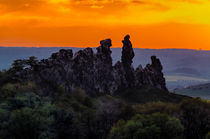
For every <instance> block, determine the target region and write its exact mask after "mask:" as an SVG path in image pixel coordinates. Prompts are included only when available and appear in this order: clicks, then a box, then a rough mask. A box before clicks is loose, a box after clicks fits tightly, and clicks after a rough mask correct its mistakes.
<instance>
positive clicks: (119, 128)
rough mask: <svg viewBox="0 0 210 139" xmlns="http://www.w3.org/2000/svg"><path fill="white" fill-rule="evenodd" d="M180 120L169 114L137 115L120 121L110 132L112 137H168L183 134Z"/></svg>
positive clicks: (153, 138) (115, 138)
mask: <svg viewBox="0 0 210 139" xmlns="http://www.w3.org/2000/svg"><path fill="white" fill-rule="evenodd" d="M183 130H184V128H183V126H182V125H181V123H180V121H179V120H178V119H176V118H173V117H170V116H168V115H167V114H160V113H155V114H152V115H136V116H134V117H133V118H132V119H131V120H128V121H126V122H125V121H123V120H120V121H118V122H117V123H116V124H115V125H114V126H113V128H112V130H111V132H110V139H131V138H132V139H139V138H141V139H168V138H171V139H173V138H177V137H180V136H182V132H183Z"/></svg>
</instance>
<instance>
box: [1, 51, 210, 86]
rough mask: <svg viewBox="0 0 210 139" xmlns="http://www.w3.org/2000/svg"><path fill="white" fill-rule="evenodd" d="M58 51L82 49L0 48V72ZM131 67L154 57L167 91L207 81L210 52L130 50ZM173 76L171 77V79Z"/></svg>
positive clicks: (116, 55) (116, 56)
mask: <svg viewBox="0 0 210 139" xmlns="http://www.w3.org/2000/svg"><path fill="white" fill-rule="evenodd" d="M60 49H72V50H73V51H74V52H76V51H78V50H81V49H82V48H72V47H68V48H63V47H62V48H61V47H42V48H36V47H30V48H28V47H0V70H2V69H8V68H9V67H10V66H11V64H12V62H13V61H14V60H16V59H24V58H28V57H30V56H36V57H37V58H38V59H43V58H48V57H50V55H51V54H52V53H54V52H58V51H59V50H60ZM134 52H135V57H134V60H133V65H134V67H137V66H138V65H139V64H142V66H143V67H145V66H146V64H148V63H150V56H151V55H156V56H157V57H158V58H160V60H161V63H162V65H163V72H164V75H165V76H166V77H167V79H172V78H173V79H174V80H167V86H168V88H169V89H170V90H173V89H174V88H178V87H186V86H189V85H196V84H202V83H207V82H210V81H209V80H210V62H209V59H210V51H196V50H190V49H189V50H188V49H138V48H134ZM112 58H113V64H115V63H116V61H118V60H120V59H121V48H112ZM174 77H175V78H174Z"/></svg>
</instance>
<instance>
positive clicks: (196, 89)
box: [174, 83, 210, 99]
mask: <svg viewBox="0 0 210 139" xmlns="http://www.w3.org/2000/svg"><path fill="white" fill-rule="evenodd" d="M174 92H175V93H177V94H181V95H187V96H192V97H201V98H203V99H210V83H207V84H200V85H195V86H189V87H186V88H182V89H175V90H174Z"/></svg>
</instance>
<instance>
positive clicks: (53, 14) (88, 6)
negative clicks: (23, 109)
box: [0, 0, 210, 50]
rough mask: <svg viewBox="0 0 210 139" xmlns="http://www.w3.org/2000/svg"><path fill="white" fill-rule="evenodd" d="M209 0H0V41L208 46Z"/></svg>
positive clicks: (13, 43) (0, 43)
mask: <svg viewBox="0 0 210 139" xmlns="http://www.w3.org/2000/svg"><path fill="white" fill-rule="evenodd" d="M209 13H210V0H0V46H36V47H43V46H72V47H96V46H98V45H99V41H100V40H102V39H106V38H111V39H112V40H113V46H114V47H121V46H122V43H121V40H122V39H123V37H124V36H125V35H126V34H130V35H131V40H132V43H133V46H134V47H137V48H189V49H200V48H201V49H205V50H207V49H208V50H210V18H209Z"/></svg>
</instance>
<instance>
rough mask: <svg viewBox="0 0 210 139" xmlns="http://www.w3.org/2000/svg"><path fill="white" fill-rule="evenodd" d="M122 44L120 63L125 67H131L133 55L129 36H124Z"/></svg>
mask: <svg viewBox="0 0 210 139" xmlns="http://www.w3.org/2000/svg"><path fill="white" fill-rule="evenodd" d="M122 43H123V48H122V56H121V60H122V63H123V65H125V66H131V64H132V63H133V61H132V60H133V58H134V56H135V54H134V52H133V48H132V44H131V41H130V36H129V35H126V36H125V37H124V40H123V41H122Z"/></svg>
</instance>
